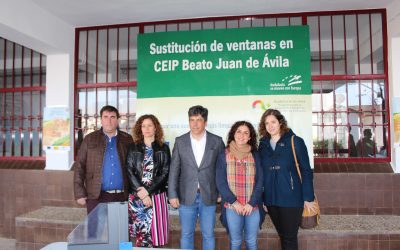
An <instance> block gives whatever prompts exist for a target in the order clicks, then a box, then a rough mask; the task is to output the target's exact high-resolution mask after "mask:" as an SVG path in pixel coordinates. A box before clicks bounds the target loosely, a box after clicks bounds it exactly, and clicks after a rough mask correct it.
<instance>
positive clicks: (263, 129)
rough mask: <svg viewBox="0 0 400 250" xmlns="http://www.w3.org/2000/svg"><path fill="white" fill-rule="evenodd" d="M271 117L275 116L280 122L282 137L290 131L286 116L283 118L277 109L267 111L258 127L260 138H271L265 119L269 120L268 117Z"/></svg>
mask: <svg viewBox="0 0 400 250" xmlns="http://www.w3.org/2000/svg"><path fill="white" fill-rule="evenodd" d="M270 115H273V116H275V118H276V119H277V120H278V121H279V124H280V135H281V136H282V135H283V134H284V133H286V132H288V131H289V127H288V125H287V121H286V119H285V116H283V115H282V114H281V112H280V111H279V110H277V109H267V110H266V111H265V112H264V114H263V115H262V116H261V119H260V124H259V125H258V133H259V134H260V137H267V138H271V135H270V134H269V133H268V131H267V128H266V127H265V119H266V118H267V116H270Z"/></svg>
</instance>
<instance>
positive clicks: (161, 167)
mask: <svg viewBox="0 0 400 250" xmlns="http://www.w3.org/2000/svg"><path fill="white" fill-rule="evenodd" d="M151 147H152V149H153V164H154V167H153V181H152V184H151V185H150V186H147V185H145V184H143V183H142V175H143V165H142V164H143V160H144V154H145V149H146V146H145V145H144V143H139V144H135V143H132V144H131V145H130V146H129V150H128V156H127V157H126V167H127V170H128V180H129V192H130V193H136V191H137V189H138V188H139V187H144V188H145V189H146V190H147V192H148V193H149V194H150V195H152V194H159V193H162V192H166V191H167V184H168V173H169V164H170V162H171V152H170V150H169V147H168V145H167V144H165V143H164V144H163V145H162V146H160V145H158V143H156V142H153V143H152V144H151Z"/></svg>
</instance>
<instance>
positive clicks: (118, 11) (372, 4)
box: [31, 0, 398, 27]
mask: <svg viewBox="0 0 400 250" xmlns="http://www.w3.org/2000/svg"><path fill="white" fill-rule="evenodd" d="M31 1H32V2H34V3H35V4H37V5H38V6H39V7H41V8H43V9H45V10H47V11H48V12H50V13H52V14H53V15H55V16H57V17H59V18H61V19H62V20H64V21H65V22H67V23H69V24H70V25H72V26H74V27H86V26H98V25H109V24H122V23H137V22H148V21H160V20H175V19H185V18H196V17H213V16H238V15H251V14H273V13H294V12H306V11H327V10H329V11H330V10H351V9H369V8H385V7H386V6H387V5H388V4H389V3H391V2H393V1H398V0H318V1H317V0H281V1H277V0H247V1H245V0H202V1H198V0H147V1H146V0H31Z"/></svg>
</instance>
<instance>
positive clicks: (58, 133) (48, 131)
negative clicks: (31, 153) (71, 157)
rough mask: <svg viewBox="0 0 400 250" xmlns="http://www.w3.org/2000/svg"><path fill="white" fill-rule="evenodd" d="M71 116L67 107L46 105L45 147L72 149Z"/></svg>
mask: <svg viewBox="0 0 400 250" xmlns="http://www.w3.org/2000/svg"><path fill="white" fill-rule="evenodd" d="M69 126H70V117H69V109H68V108H67V107H45V108H44V114H43V149H44V150H67V151H69V150H70V146H71V142H70V132H69Z"/></svg>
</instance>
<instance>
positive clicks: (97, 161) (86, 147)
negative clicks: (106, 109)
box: [72, 129, 133, 199]
mask: <svg viewBox="0 0 400 250" xmlns="http://www.w3.org/2000/svg"><path fill="white" fill-rule="evenodd" d="M132 142H133V140H132V136H130V135H129V134H127V133H125V132H123V131H118V134H117V151H118V157H119V161H120V164H121V168H122V169H121V170H122V171H121V172H122V177H123V179H124V180H123V183H124V191H125V192H124V193H125V195H126V198H127V197H128V178H127V174H126V166H125V159H126V153H127V151H128V146H129V144H131V143H132ZM106 146H107V138H106V137H105V134H104V133H103V130H102V129H100V130H97V131H94V132H92V133H90V134H88V135H87V136H85V138H84V139H83V142H82V144H81V147H80V148H79V152H78V156H77V159H76V161H75V162H74V164H73V166H72V168H73V169H74V194H75V199H79V198H83V197H87V198H88V199H97V198H99V195H100V192H101V180H102V175H103V158H104V153H105V149H106Z"/></svg>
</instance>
